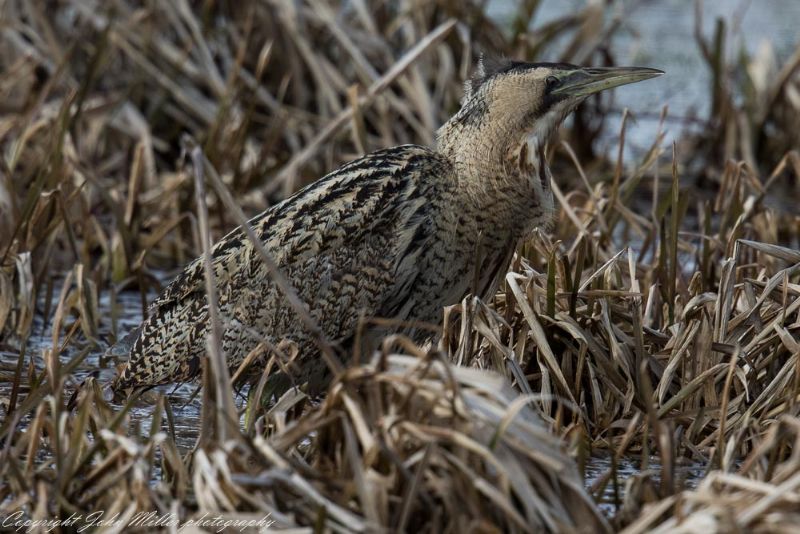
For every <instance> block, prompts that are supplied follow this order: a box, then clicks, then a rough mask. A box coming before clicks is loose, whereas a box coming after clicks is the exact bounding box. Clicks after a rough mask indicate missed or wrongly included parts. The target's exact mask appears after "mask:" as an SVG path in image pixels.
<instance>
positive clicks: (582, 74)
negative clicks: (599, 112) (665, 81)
mask: <svg viewBox="0 0 800 534" xmlns="http://www.w3.org/2000/svg"><path fill="white" fill-rule="evenodd" d="M662 74H664V71H661V70H658V69H648V68H646V67H600V68H585V69H576V70H574V71H572V72H569V73H568V74H566V75H565V76H563V77H562V78H561V85H560V86H559V87H557V88H556V89H554V90H553V92H552V94H554V95H560V96H566V97H585V96H589V95H591V94H594V93H597V92H600V91H605V90H606V89H611V88H613V87H619V86H620V85H627V84H629V83H636V82H641V81H643V80H648V79H650V78H655V77H656V76H661V75H662Z"/></svg>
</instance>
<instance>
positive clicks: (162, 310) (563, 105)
mask: <svg viewBox="0 0 800 534" xmlns="http://www.w3.org/2000/svg"><path fill="white" fill-rule="evenodd" d="M661 74H663V72H662V71H660V70H657V69H652V68H643V67H603V68H596V67H595V68H592V67H580V66H576V65H571V64H566V63H530V62H524V61H516V60H510V59H499V60H488V59H483V58H482V59H481V60H480V61H479V62H478V65H477V68H476V69H475V72H474V73H473V75H472V76H471V77H470V78H469V79H468V80H467V81H466V82H465V84H464V96H463V99H462V100H461V105H460V108H459V110H458V111H457V112H456V113H455V115H453V116H452V117H451V118H450V119H449V120H448V121H447V122H446V123H444V124H443V125H442V126H441V127H440V128H439V129H438V131H437V132H436V141H435V146H434V147H427V146H420V145H414V144H405V145H401V146H396V147H393V148H386V149H381V150H378V151H376V152H373V153H370V154H368V155H366V156H363V157H361V158H359V159H356V160H354V161H351V162H349V163H347V164H345V165H343V166H342V167H340V168H339V169H337V170H334V171H333V172H331V173H329V174H327V175H325V176H324V177H322V178H320V179H319V180H317V181H315V182H313V183H311V184H309V185H308V186H306V187H305V188H303V189H301V190H299V191H298V192H297V193H295V194H294V195H292V196H290V197H288V198H287V199H285V200H283V201H282V202H280V203H277V204H275V205H273V206H272V207H270V208H268V209H267V210H266V211H264V212H263V213H261V214H259V215H257V216H255V217H254V218H252V219H250V221H249V222H248V224H249V225H250V227H251V228H252V230H253V232H254V233H255V235H256V236H257V237H258V239H259V240H260V242H261V244H262V245H263V248H264V249H265V250H266V251H267V252H268V253H269V255H270V256H271V257H272V259H273V260H274V262H275V264H277V266H278V268H279V269H280V271H281V272H282V273H283V274H284V275H285V277H286V279H288V280H289V281H290V282H291V284H292V285H293V287H294V288H295V290H296V292H297V295H298V296H299V297H300V299H301V300H302V302H303V303H304V304H305V306H306V308H307V310H308V314H309V315H310V316H311V317H312V318H313V320H315V321H316V322H317V323H318V325H319V328H320V330H321V333H322V334H323V335H324V336H325V338H326V339H328V340H332V341H333V342H335V343H336V346H337V347H341V348H343V350H344V349H346V348H347V347H350V346H352V344H353V343H354V342H355V339H356V335H357V330H358V325H359V320H360V318H362V317H378V318H387V319H391V320H392V321H395V322H396V324H408V323H416V324H419V323H432V324H437V323H439V322H440V320H441V316H442V310H443V308H444V307H446V306H448V305H452V304H456V303H458V302H460V301H461V300H462V299H463V298H464V297H465V296H466V295H468V294H474V295H475V296H477V297H480V298H482V299H486V298H488V297H491V296H492V295H493V294H494V292H495V291H496V290H497V288H498V286H499V283H500V281H501V280H502V279H503V277H504V276H505V274H506V272H507V270H508V268H509V265H510V262H511V260H512V256H513V254H514V252H515V250H516V248H517V247H518V245H519V244H520V243H521V242H522V241H523V240H524V239H525V238H526V237H529V236H530V235H531V233H532V232H534V230H535V229H536V228H537V227H541V226H544V225H547V224H548V223H549V222H550V221H551V220H552V218H553V215H554V211H555V209H554V202H553V193H552V185H551V184H552V182H551V181H552V175H551V173H550V170H549V167H548V164H547V161H546V148H547V146H548V143H551V142H552V140H553V137H554V135H555V133H556V131H557V129H558V127H559V125H560V124H561V123H562V122H563V121H564V119H565V118H566V117H567V116H568V115H569V114H570V113H571V112H572V111H574V110H575V109H576V107H577V106H578V105H579V104H580V103H581V102H583V101H584V100H585V99H586V98H587V97H589V96H590V95H593V94H595V93H598V92H600V91H603V90H607V89H611V88H614V87H618V86H621V85H625V84H630V83H634V82H640V81H643V80H647V79H649V78H653V77H655V76H659V75H661ZM210 258H211V263H212V267H213V273H214V278H215V282H216V287H217V294H218V301H219V302H218V311H219V317H220V322H221V326H222V328H221V330H222V335H221V340H220V346H221V350H222V352H223V354H224V357H225V360H226V364H227V366H228V367H229V369H231V370H235V369H236V368H237V366H239V365H240V364H241V363H242V361H243V360H244V358H245V356H246V355H247V354H248V353H249V352H250V351H251V350H253V349H254V348H255V347H256V346H257V345H258V344H259V342H260V340H268V341H269V342H270V343H272V344H273V345H275V344H277V343H279V342H280V341H282V340H289V341H291V342H292V343H294V344H295V346H296V348H297V350H298V355H299V356H298V360H297V361H296V362H295V363H296V365H294V366H293V367H292V368H291V369H290V374H291V375H292V376H291V380H292V382H293V383H301V384H302V383H308V384H310V385H311V386H314V387H317V388H320V387H322V386H323V385H324V384H325V380H327V378H326V377H329V371H328V370H327V366H326V364H325V361H324V360H323V358H322V357H321V354H320V350H319V347H318V345H317V344H315V340H314V338H313V336H312V335H311V333H310V332H309V331H308V329H307V328H306V327H305V326H304V324H303V323H302V322H301V321H300V320H299V317H298V315H297V313H295V311H294V309H293V308H292V307H291V306H290V305H289V303H288V302H287V299H286V297H285V295H284V294H283V292H282V291H281V290H280V289H279V288H278V287H277V286H276V284H275V282H274V281H273V279H272V277H271V276H270V274H269V272H268V269H267V268H266V265H265V262H264V261H263V259H262V256H260V255H259V252H258V250H257V249H256V248H255V247H254V245H253V243H252V242H251V241H250V239H248V236H247V234H246V232H245V230H244V228H242V227H239V228H236V229H234V230H233V231H231V232H230V233H228V234H227V235H225V236H224V237H223V238H222V239H220V240H219V241H218V242H217V243H216V244H215V245H214V246H213V247H212V248H211V250H210ZM203 261H204V260H203V257H200V258H198V259H196V260H194V261H193V262H191V263H190V264H189V265H188V266H187V267H186V268H185V269H184V270H183V272H181V273H180V274H179V275H178V276H177V277H176V278H175V279H174V280H173V281H172V282H171V283H169V284H168V285H167V286H166V288H165V289H164V290H163V292H162V293H161V294H160V295H159V296H158V297H157V298H156V299H155V301H154V302H153V303H152V304H151V306H150V307H149V313H148V316H147V318H146V319H144V320H143V321H142V323H141V324H140V325H139V326H138V327H137V328H136V329H134V330H133V331H132V332H131V333H130V334H128V335H127V336H125V337H124V338H123V339H121V340H120V341H119V342H118V343H117V344H116V345H114V346H113V347H111V349H110V350H109V352H110V353H111V354H112V355H114V356H117V357H120V358H124V357H127V363H125V364H124V365H122V366H121V371H120V372H119V373H118V374H117V376H116V377H115V378H114V379H113V381H112V383H111V384H110V386H111V390H112V392H113V395H114V396H115V397H122V398H125V397H128V396H130V395H131V394H132V393H133V392H134V391H140V390H145V389H149V388H152V387H155V386H158V385H164V384H170V383H178V382H185V381H190V380H192V379H195V378H197V376H198V374H199V373H200V371H201V369H202V366H201V364H202V359H203V358H204V357H206V337H207V335H208V332H209V329H210V326H209V308H208V301H207V297H206V291H205V283H204V269H205V267H204V263H203ZM412 330H413V329H412ZM426 335H427V336H428V337H430V333H428V334H425V333H420V329H416V330H414V334H413V336H416V337H417V338H420V339H421V338H424V337H425V336H426Z"/></svg>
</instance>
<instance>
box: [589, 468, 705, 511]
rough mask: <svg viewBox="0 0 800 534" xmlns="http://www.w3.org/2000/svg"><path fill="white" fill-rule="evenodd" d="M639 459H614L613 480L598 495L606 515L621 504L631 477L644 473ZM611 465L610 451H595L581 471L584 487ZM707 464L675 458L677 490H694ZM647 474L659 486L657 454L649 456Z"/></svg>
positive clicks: (674, 472)
mask: <svg viewBox="0 0 800 534" xmlns="http://www.w3.org/2000/svg"><path fill="white" fill-rule="evenodd" d="M641 465H642V459H641V457H639V456H623V457H622V458H620V459H619V460H618V461H617V466H616V473H617V476H616V479H614V478H613V477H612V478H611V479H610V480H609V481H608V483H607V484H606V486H605V487H604V489H603V492H602V494H601V495H600V496H599V498H598V505H599V507H600V509H601V510H602V511H603V512H604V513H605V514H606V515H608V516H613V515H614V514H615V513H616V512H617V511H618V510H619V508H620V507H621V506H622V500H623V499H624V497H625V492H626V490H627V485H628V483H629V482H631V481H632V478H633V477H638V478H642V477H643V476H644V475H645V473H644V472H643V471H642V470H641ZM611 468H612V458H611V454H609V453H607V452H605V453H604V452H597V453H596V454H594V455H592V456H591V458H589V461H588V462H587V464H586V469H585V472H584V482H585V485H586V487H587V488H589V489H593V486H594V485H595V484H596V483H598V482H599V480H600V479H601V478H602V477H603V476H605V475H606V474H607V473H608V472H609V470H610V469H611ZM706 468H707V466H706V465H705V464H704V463H701V462H692V461H688V460H686V459H683V458H679V459H677V460H676V465H675V468H674V471H673V475H674V477H675V480H674V484H675V487H676V489H679V490H682V489H694V488H696V487H697V485H698V484H699V483H700V481H701V480H702V479H703V477H704V476H705V473H706ZM646 475H647V476H648V477H649V478H650V479H651V480H652V481H653V482H654V483H655V484H656V486H658V484H659V483H660V480H661V460H660V459H659V458H658V457H657V456H650V457H649V458H648V466H647V470H646Z"/></svg>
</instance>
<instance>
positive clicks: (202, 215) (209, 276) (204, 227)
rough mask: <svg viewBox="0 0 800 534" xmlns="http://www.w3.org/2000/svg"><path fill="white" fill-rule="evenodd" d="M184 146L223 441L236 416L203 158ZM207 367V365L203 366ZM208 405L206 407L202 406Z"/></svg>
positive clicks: (192, 146) (188, 143)
mask: <svg viewBox="0 0 800 534" xmlns="http://www.w3.org/2000/svg"><path fill="white" fill-rule="evenodd" d="M185 141H186V145H185V146H186V148H188V150H189V155H190V157H191V160H192V173H193V175H194V186H195V200H196V203H197V217H198V220H199V222H200V243H201V245H202V249H203V256H202V257H203V267H204V268H203V272H204V276H205V283H206V299H207V301H208V321H209V326H210V328H209V331H208V335H207V339H206V345H207V348H208V353H209V358H208V360H209V362H210V367H211V370H212V372H213V375H214V376H213V383H214V389H215V395H214V401H215V404H216V406H215V408H216V416H215V421H216V432H217V436H216V437H217V439H219V440H220V441H221V442H225V441H226V440H227V438H228V436H229V435H230V430H229V429H230V428H235V429H236V430H238V428H239V416H238V414H237V413H236V405H235V404H234V402H233V390H232V389H231V377H230V373H229V371H228V364H227V361H226V360H225V354H223V352H222V344H221V341H222V324H221V323H220V318H219V310H218V308H217V286H216V282H215V281H214V267H213V263H212V260H211V235H210V229H209V224H208V207H207V206H206V188H205V180H204V178H203V176H204V172H203V169H204V159H205V158H204V157H203V153H202V151H201V149H200V147H198V146H196V145H195V144H194V143H192V142H191V140H190V139H188V138H185ZM206 367H208V366H206ZM206 408H209V407H206Z"/></svg>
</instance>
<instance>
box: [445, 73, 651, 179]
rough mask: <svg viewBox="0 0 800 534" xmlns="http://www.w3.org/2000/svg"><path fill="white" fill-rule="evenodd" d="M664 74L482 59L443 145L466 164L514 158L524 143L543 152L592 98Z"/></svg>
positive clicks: (467, 87) (468, 84) (447, 129)
mask: <svg viewBox="0 0 800 534" xmlns="http://www.w3.org/2000/svg"><path fill="white" fill-rule="evenodd" d="M661 74H663V72H662V71H660V70H656V69H649V68H642V67H608V68H589V67H578V66H575V65H570V64H566V63H525V62H520V61H508V60H505V61H492V62H489V61H485V60H481V62H480V63H479V65H478V68H477V69H476V72H475V74H474V75H473V77H472V79H470V80H469V81H468V82H467V83H466V85H465V92H464V99H463V101H462V106H461V109H460V110H459V112H458V113H457V114H456V115H455V116H453V118H451V119H450V120H449V121H448V122H447V123H446V124H445V125H444V126H443V127H442V128H441V129H440V130H439V133H438V144H439V148H440V150H442V151H444V152H446V153H449V154H448V155H450V156H451V157H453V158H454V161H457V162H460V163H464V164H467V163H470V164H475V163H477V162H475V161H472V162H470V161H469V160H471V159H473V158H475V157H480V158H484V159H486V160H487V162H488V163H491V161H492V160H494V161H495V162H496V161H509V160H511V159H513V158H510V157H509V156H510V155H511V154H510V153H512V152H515V151H516V150H518V149H519V148H520V147H522V146H523V145H525V146H527V147H528V152H529V149H530V148H531V145H535V148H536V149H537V152H538V151H540V150H543V147H544V146H545V145H546V143H547V142H548V141H549V140H550V138H551V137H552V135H553V133H554V132H555V131H556V130H557V128H558V126H559V125H560V124H561V122H562V121H563V120H564V119H565V118H566V117H567V116H568V115H569V114H570V113H571V112H572V111H573V110H575V108H576V107H577V106H578V105H579V104H580V103H581V102H583V101H584V100H585V99H586V98H587V97H589V96H591V95H593V94H595V93H597V92H599V91H604V90H606V89H611V88H613V87H619V86H620V85H626V84H629V83H635V82H639V81H642V80H646V79H648V78H653V77H655V76H659V75H661ZM498 158H499V160H498ZM469 166H473V167H474V165H469Z"/></svg>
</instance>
